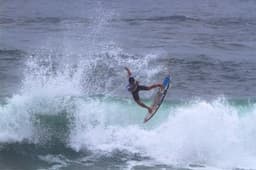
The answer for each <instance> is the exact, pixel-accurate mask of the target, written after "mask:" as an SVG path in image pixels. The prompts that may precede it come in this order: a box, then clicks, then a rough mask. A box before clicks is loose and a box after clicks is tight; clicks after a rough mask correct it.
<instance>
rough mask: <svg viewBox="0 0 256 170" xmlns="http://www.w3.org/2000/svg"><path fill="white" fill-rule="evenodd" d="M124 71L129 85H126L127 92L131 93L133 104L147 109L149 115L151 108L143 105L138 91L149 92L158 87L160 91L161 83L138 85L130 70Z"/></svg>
mask: <svg viewBox="0 0 256 170" xmlns="http://www.w3.org/2000/svg"><path fill="white" fill-rule="evenodd" d="M125 70H126V71H127V73H128V81H129V84H128V85H127V90H128V91H129V92H131V93H132V96H133V99H134V100H135V102H136V103H137V104H138V105H140V106H141V107H144V108H146V109H148V112H149V113H151V112H152V108H151V107H149V106H147V105H145V104H144V103H143V102H142V101H141V100H140V96H139V91H141V90H151V89H153V88H157V87H159V88H160V89H161V90H162V89H163V85H162V84H161V83H157V84H153V85H151V86H144V85H140V84H139V82H138V81H137V80H135V79H134V77H133V76H132V73H131V70H130V69H129V68H128V67H125Z"/></svg>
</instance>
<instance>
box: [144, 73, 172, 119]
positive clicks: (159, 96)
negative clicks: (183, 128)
mask: <svg viewBox="0 0 256 170" xmlns="http://www.w3.org/2000/svg"><path fill="white" fill-rule="evenodd" d="M170 82H171V76H170V75H167V76H166V77H165V78H164V80H163V83H162V84H163V86H164V88H163V90H162V91H160V89H159V91H158V92H157V94H156V95H155V97H154V100H153V103H152V105H151V107H152V109H153V110H152V113H149V112H148V113H147V114H146V116H145V118H144V123H146V122H147V121H149V120H150V119H151V118H152V117H153V116H154V115H155V114H156V112H157V110H158V109H159V107H160V106H161V104H162V103H163V101H164V98H165V96H166V94H167V91H168V89H169V87H170Z"/></svg>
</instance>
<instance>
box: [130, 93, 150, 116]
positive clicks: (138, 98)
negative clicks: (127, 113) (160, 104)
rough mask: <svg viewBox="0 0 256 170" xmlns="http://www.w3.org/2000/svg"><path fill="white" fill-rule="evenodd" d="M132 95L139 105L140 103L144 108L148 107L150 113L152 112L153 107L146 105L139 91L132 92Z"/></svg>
mask: <svg viewBox="0 0 256 170" xmlns="http://www.w3.org/2000/svg"><path fill="white" fill-rule="evenodd" d="M132 96H133V99H134V100H135V102H136V103H137V104H138V105H140V106H141V107H144V108H146V109H148V112H149V113H151V112H152V109H151V108H150V107H148V106H147V105H145V104H144V103H143V102H141V100H140V96H139V93H138V91H137V92H134V93H132Z"/></svg>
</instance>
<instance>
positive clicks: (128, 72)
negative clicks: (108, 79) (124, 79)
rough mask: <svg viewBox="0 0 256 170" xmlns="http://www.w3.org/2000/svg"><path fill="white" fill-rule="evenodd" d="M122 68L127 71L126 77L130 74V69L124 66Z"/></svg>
mask: <svg viewBox="0 0 256 170" xmlns="http://www.w3.org/2000/svg"><path fill="white" fill-rule="evenodd" d="M124 69H125V70H126V71H127V74H128V77H130V76H131V75H132V72H131V70H130V69H129V68H128V67H124Z"/></svg>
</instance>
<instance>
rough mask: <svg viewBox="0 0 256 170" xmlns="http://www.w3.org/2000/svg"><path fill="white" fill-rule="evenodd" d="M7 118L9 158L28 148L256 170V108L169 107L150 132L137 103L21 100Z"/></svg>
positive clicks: (5, 110)
mask: <svg viewBox="0 0 256 170" xmlns="http://www.w3.org/2000/svg"><path fill="white" fill-rule="evenodd" d="M148 102H149V101H148ZM0 113H1V121H0V125H1V133H0V134H1V137H0V140H1V143H2V149H1V150H2V151H3V150H6V147H10V146H12V147H13V145H10V144H11V143H14V144H15V143H19V144H18V145H17V146H22V147H23V146H24V145H26V143H27V144H29V145H28V146H39V148H40V147H41V148H48V151H49V153H54V152H56V148H57V150H58V152H59V153H62V152H65V150H70V149H71V150H70V151H68V152H74V153H76V152H78V153H79V152H82V153H83V152H86V153H88V152H91V153H97V154H100V155H102V156H104V155H106V154H110V155H111V154H115V153H116V151H120V152H123V153H126V152H128V153H131V154H138V155H140V157H141V158H143V157H145V158H148V157H149V158H151V159H153V160H155V161H157V162H161V163H163V164H167V165H175V164H177V165H178V164H185V165H188V164H197V165H198V164H199V165H208V166H209V165H214V166H217V167H226V168H227V167H228V168H232V167H242V168H245V167H250V168H252V167H256V165H255V163H254V160H255V157H256V145H255V142H254V141H255V138H256V136H255V135H254V131H255V130H256V129H255V126H254V122H255V119H256V104H255V101H251V102H249V101H236V100H235V101H229V100H226V99H217V100H214V101H211V102H209V101H204V100H194V101H191V102H187V103H184V102H176V103H175V102H173V101H172V102H171V101H167V102H166V103H164V104H163V106H162V107H161V109H160V110H159V112H158V113H157V115H156V116H155V117H154V118H153V119H152V120H151V121H150V122H149V123H147V124H143V123H142V120H143V117H144V115H145V110H143V109H141V108H139V107H137V106H136V105H135V104H134V103H133V102H131V101H130V100H128V99H122V98H109V97H99V96H94V97H77V96H49V95H45V96H43V95H42V94H40V95H34V96H33V95H32V96H16V97H13V98H12V99H11V100H9V101H8V104H7V105H3V106H1V111H0ZM24 142H25V144H24ZM17 146H16V147H17ZM32 148H33V147H32ZM36 148H37V147H36ZM58 148H62V149H58ZM24 149H26V147H24ZM22 150H23V149H21V152H22ZM32 150H34V151H35V152H38V154H40V152H41V151H38V150H36V149H32ZM61 150H63V151H61ZM72 150H73V151H72ZM48 151H47V152H48ZM62 154H64V153H62Z"/></svg>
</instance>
